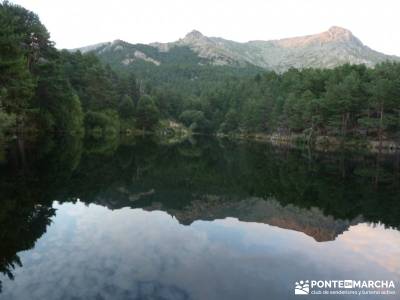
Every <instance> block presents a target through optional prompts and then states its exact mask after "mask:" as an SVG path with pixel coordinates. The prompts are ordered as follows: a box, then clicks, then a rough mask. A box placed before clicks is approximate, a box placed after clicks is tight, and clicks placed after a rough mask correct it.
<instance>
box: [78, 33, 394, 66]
mask: <svg viewBox="0 0 400 300" xmlns="http://www.w3.org/2000/svg"><path fill="white" fill-rule="evenodd" d="M76 50H80V51H81V52H83V53H87V52H92V53H94V54H96V55H97V56H98V57H99V58H100V59H101V60H103V61H104V62H106V63H109V64H110V65H113V66H116V67H121V68H125V67H135V66H137V65H143V64H145V65H153V66H160V65H176V64H180V65H182V64H185V65H217V66H233V67H247V66H252V67H258V68H262V69H267V70H274V71H277V72H283V71H286V70H288V69H289V68H291V67H294V68H299V69H302V68H333V67H336V66H338V65H342V64H345V63H350V64H365V65H367V66H368V67H373V66H374V65H375V64H377V63H379V62H383V61H386V60H393V61H400V57H397V56H391V55H386V54H383V53H380V52H378V51H375V50H372V49H371V48H369V47H368V46H366V45H364V44H363V43H362V42H361V41H360V40H359V39H358V38H357V37H355V36H354V35H353V34H352V33H351V31H349V30H347V29H344V28H341V27H337V26H334V27H331V28H330V29H329V30H327V31H325V32H322V33H318V34H314V35H307V36H302V37H294V38H285V39H280V40H270V41H249V42H245V43H240V42H235V41H230V40H226V39H223V38H219V37H207V36H204V35H203V34H202V33H200V32H199V31H197V30H193V31H192V32H190V33H188V34H187V35H186V36H185V37H184V38H182V39H179V40H178V41H175V42H170V43H151V44H148V45H146V44H131V43H128V42H125V41H122V40H115V41H113V42H106V43H100V44H96V45H90V46H87V47H82V48H78V49H74V50H72V51H76Z"/></svg>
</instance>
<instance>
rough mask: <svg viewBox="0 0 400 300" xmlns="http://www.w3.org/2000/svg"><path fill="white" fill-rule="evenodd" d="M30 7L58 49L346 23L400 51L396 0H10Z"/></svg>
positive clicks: (280, 34)
mask: <svg viewBox="0 0 400 300" xmlns="http://www.w3.org/2000/svg"><path fill="white" fill-rule="evenodd" d="M11 2H13V3H16V4H20V5H22V6H24V7H25V8H27V9H30V10H33V11H34V12H36V13H37V14H38V15H39V17H40V18H41V21H42V22H43V23H44V25H45V26H46V27H47V29H48V30H49V31H50V33H51V37H52V40H53V41H55V42H56V46H57V47H58V48H77V47H82V46H87V45H91V44H95V43H99V42H107V41H113V40H115V39H122V40H124V41H127V42H131V43H151V42H156V41H157V42H172V41H175V40H177V39H179V38H182V37H184V36H185V35H186V34H187V33H188V32H190V31H191V30H193V29H196V30H199V31H200V32H202V33H203V34H204V35H207V36H218V37H223V38H226V39H230V40H235V41H239V42H246V41H249V40H270V39H279V38H286V37H293V36H301V35H307V34H314V33H319V32H322V31H326V30H328V29H329V28H330V27H331V26H334V25H335V26H341V27H344V28H347V29H349V30H351V31H352V32H353V33H354V35H356V36H357V37H358V38H359V39H360V40H361V41H362V42H363V43H364V44H366V45H367V46H369V47H371V48H373V49H375V50H378V51H381V52H384V53H386V54H395V55H399V56H400V34H399V29H400V17H399V14H400V13H399V12H400V1H399V0H379V1H377V0H240V1H239V0H196V1H194V0H130V1H129V0H111V1H110V0H108V1H104V0H11Z"/></svg>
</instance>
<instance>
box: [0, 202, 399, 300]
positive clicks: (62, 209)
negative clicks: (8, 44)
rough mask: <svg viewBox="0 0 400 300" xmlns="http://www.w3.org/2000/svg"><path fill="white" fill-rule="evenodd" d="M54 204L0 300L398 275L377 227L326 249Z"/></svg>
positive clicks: (138, 213)
mask: <svg viewBox="0 0 400 300" xmlns="http://www.w3.org/2000/svg"><path fill="white" fill-rule="evenodd" d="M54 207H55V208H56V209H57V218H56V219H55V221H54V224H52V226H50V227H49V230H48V232H47V234H46V235H44V236H43V238H41V239H40V240H39V241H38V242H37V244H36V246H35V249H33V250H31V251H29V252H22V253H21V254H20V256H21V260H22V261H23V262H24V267H23V268H17V269H16V270H15V276H16V278H17V279H16V280H14V281H9V280H5V282H4V285H5V286H6V288H5V289H4V292H3V293H4V295H3V296H4V297H5V299H265V298H266V295H268V299H286V298H289V297H290V296H291V295H292V293H293V287H292V283H293V282H294V281H295V280H297V279H298V278H315V277H317V278H321V279H331V278H332V276H333V277H334V278H335V279H346V278H354V277H356V278H359V279H372V278H379V279H380V278H391V279H398V278H399V275H400V274H399V273H398V270H399V263H398V261H396V258H397V257H399V255H400V250H399V248H398V247H389V248H387V247H386V246H387V244H386V243H388V242H390V243H393V245H396V244H397V245H399V244H400V233H399V232H398V231H396V230H387V229H384V228H383V226H381V225H379V226H375V227H374V226H371V225H368V224H365V223H363V224H359V225H356V226H354V227H350V228H349V230H348V231H346V232H345V233H344V234H343V235H341V236H339V237H338V239H337V240H336V241H335V242H334V243H318V244H316V243H315V241H314V239H313V238H311V237H308V236H307V235H305V234H303V233H300V232H296V231H287V230H284V229H281V228H279V227H275V226H269V225H263V224H258V223H246V222H240V221H238V220H237V219H233V218H227V219H222V220H215V221H195V222H194V223H192V224H191V225H190V226H182V225H180V224H179V222H178V221H177V220H176V219H174V218H172V217H171V216H170V215H168V214H167V213H165V212H161V211H153V212H146V211H144V210H142V209H133V210H132V209H128V208H124V209H120V210H116V211H111V210H108V209H106V208H104V207H102V206H98V205H93V204H91V205H89V206H85V205H83V204H82V203H77V204H75V205H72V204H62V205H60V204H55V205H54ZM382 234H383V236H382ZM365 236H367V237H372V236H375V237H378V239H374V238H373V239H371V238H368V239H366V238H365ZM380 241H386V243H382V244H381V243H379V242H380ZM371 249H372V251H371ZM376 253H385V254H386V255H385V258H380V259H379V258H378V256H377V255H375V254H376ZM338 262H340V263H338ZM38 274H40V276H39V275H38Z"/></svg>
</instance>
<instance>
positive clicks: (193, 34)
mask: <svg viewBox="0 0 400 300" xmlns="http://www.w3.org/2000/svg"><path fill="white" fill-rule="evenodd" d="M201 38H204V35H203V34H202V33H201V32H200V31H198V30H196V29H194V30H192V31H191V32H189V33H188V34H186V36H185V39H201Z"/></svg>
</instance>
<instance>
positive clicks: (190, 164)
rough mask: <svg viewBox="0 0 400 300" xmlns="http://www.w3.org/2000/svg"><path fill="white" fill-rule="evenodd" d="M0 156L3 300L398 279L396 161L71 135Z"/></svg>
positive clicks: (268, 293) (267, 294) (283, 290)
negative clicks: (85, 138)
mask: <svg viewBox="0 0 400 300" xmlns="http://www.w3.org/2000/svg"><path fill="white" fill-rule="evenodd" d="M3 153H4V154H3V157H4V159H3V162H2V164H1V165H0V177H1V183H0V186H1V196H0V197H1V198H0V201H1V206H0V281H1V282H2V285H1V287H0V289H2V292H1V293H0V299H3V298H4V299H110V298H111V299H266V298H268V299H286V298H290V297H292V295H293V284H294V282H295V281H296V280H300V279H307V278H315V279H321V280H324V279H327V280H328V279H373V278H377V279H390V280H399V279H400V271H399V270H400V261H399V260H398V257H400V232H399V231H398V228H399V224H400V203H399V201H398V192H399V188H400V186H399V156H398V155H397V154H392V155H387V156H379V155H360V154H357V155H356V154H349V153H336V154H321V153H309V152H307V151H298V150H288V149H279V148H274V147H271V146H268V145H265V144H255V143H234V142H229V141H225V140H212V139H200V140H191V141H185V142H182V143H180V144H168V143H160V142H158V141H155V140H152V139H149V138H146V139H131V140H112V141H110V140H108V141H104V143H102V142H101V141H83V140H82V139H79V138H74V137H66V138H65V139H64V140H52V139H44V140H42V141H40V142H37V143H33V142H30V143H27V142H25V143H23V144H22V143H21V141H18V142H17V143H13V144H10V145H7V147H6V148H5V149H4V150H3ZM0 157H1V155H0ZM1 274H3V275H1ZM343 298H344V299H351V296H348V297H346V296H344V297H343ZM389 298H390V297H389ZM324 299H329V296H327V297H324ZM371 299H374V298H373V296H372V297H371Z"/></svg>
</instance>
